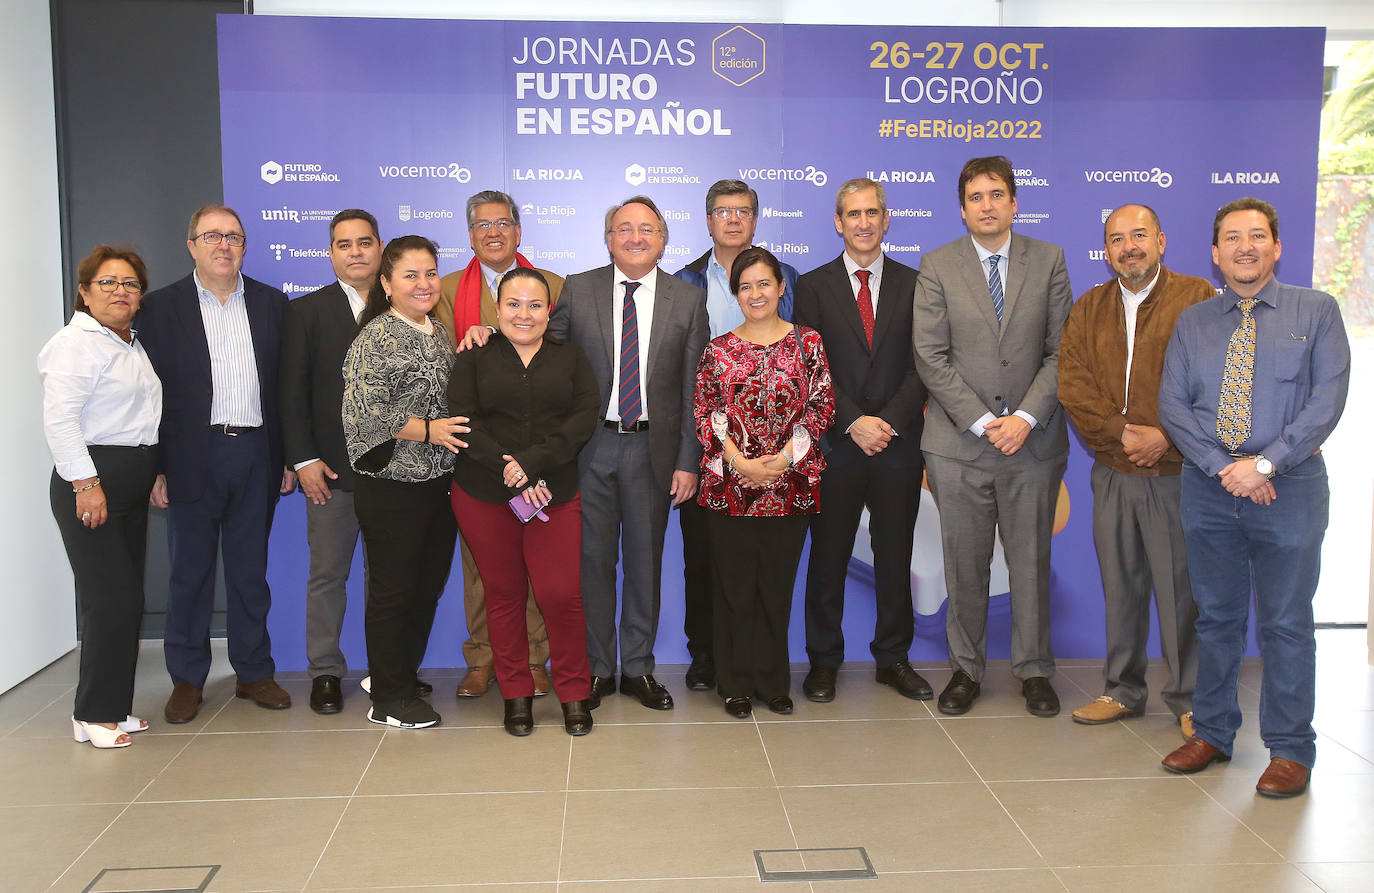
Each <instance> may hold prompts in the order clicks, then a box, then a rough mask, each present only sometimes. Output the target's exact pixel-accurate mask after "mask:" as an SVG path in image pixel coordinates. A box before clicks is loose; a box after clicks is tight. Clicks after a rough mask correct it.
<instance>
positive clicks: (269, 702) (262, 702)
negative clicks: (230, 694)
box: [234, 676, 291, 710]
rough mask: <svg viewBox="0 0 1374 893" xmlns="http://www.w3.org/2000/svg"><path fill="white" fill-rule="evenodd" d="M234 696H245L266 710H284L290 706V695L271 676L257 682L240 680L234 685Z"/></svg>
mask: <svg viewBox="0 0 1374 893" xmlns="http://www.w3.org/2000/svg"><path fill="white" fill-rule="evenodd" d="M234 695H235V697H240V698H247V699H249V700H250V701H252V702H253V703H254V704H257V705H258V706H259V707H266V708H267V709H268V710H285V709H286V708H287V707H290V706H291V696H290V695H289V694H287V693H286V689H284V688H282V687H281V686H280V685H278V684H277V681H276V680H275V679H273V678H272V677H271V676H269V677H267V678H266V679H259V680H258V681H257V682H248V683H244V682H240V683H238V684H236V685H235V686H234Z"/></svg>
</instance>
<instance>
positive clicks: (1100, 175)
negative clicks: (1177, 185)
mask: <svg viewBox="0 0 1374 893" xmlns="http://www.w3.org/2000/svg"><path fill="white" fill-rule="evenodd" d="M1083 179H1084V180H1086V181H1087V182H1089V183H1153V184H1155V185H1156V186H1158V187H1159V188H1160V189H1168V188H1169V187H1170V186H1172V185H1174V175H1173V174H1171V173H1169V172H1168V171H1166V170H1163V169H1161V168H1157V167H1152V168H1141V169H1139V170H1133V171H1131V170H1119V171H1084V172H1083Z"/></svg>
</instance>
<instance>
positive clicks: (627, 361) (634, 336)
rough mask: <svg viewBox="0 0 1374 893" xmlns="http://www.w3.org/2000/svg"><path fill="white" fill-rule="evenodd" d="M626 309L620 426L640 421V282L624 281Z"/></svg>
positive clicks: (622, 335)
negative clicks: (637, 293)
mask: <svg viewBox="0 0 1374 893" xmlns="http://www.w3.org/2000/svg"><path fill="white" fill-rule="evenodd" d="M620 284H621V285H623V286H625V308H624V311H623V312H622V315H621V317H620V407H619V409H620V424H622V425H633V424H634V423H635V422H637V421H639V414H640V411H641V406H640V399H639V321H638V318H637V317H636V316H635V290H636V289H638V288H639V283H638V282H630V281H628V280H626V281H622V282H621V283H620Z"/></svg>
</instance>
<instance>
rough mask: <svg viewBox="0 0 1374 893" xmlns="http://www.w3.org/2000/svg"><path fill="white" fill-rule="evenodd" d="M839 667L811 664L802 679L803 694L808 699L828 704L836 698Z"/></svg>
mask: <svg viewBox="0 0 1374 893" xmlns="http://www.w3.org/2000/svg"><path fill="white" fill-rule="evenodd" d="M838 669H839V668H838V667H822V666H818V665H816V664H812V665H811V670H810V672H808V673H807V674H806V678H805V679H803V680H802V694H804V695H806V699H807V700H808V701H817V702H819V703H821V704H828V703H829V702H831V701H833V700H835V674H836V673H837V672H838Z"/></svg>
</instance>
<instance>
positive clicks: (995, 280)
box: [988, 254, 1002, 326]
mask: <svg viewBox="0 0 1374 893" xmlns="http://www.w3.org/2000/svg"><path fill="white" fill-rule="evenodd" d="M1001 260H1002V255H1000V254H994V255H991V256H990V257H989V258H988V266H989V267H990V268H991V270H990V272H989V273H988V291H990V292H992V309H993V310H996V311H997V324H998V325H999V326H1000V325H1001V324H1002V273H1001V272H1000V271H999V270H998V269H997V264H998V263H999V262H1000V261H1001Z"/></svg>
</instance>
